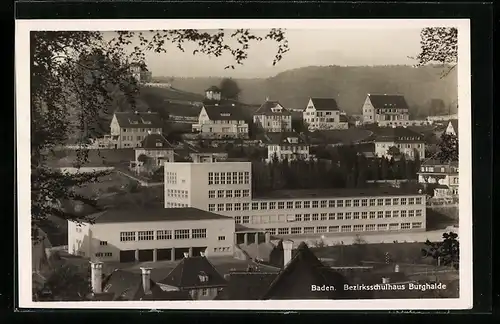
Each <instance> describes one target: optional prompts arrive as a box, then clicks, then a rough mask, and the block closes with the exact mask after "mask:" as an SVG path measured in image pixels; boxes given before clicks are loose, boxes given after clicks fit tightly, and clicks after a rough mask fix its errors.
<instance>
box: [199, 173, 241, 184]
mask: <svg viewBox="0 0 500 324" xmlns="http://www.w3.org/2000/svg"><path fill="white" fill-rule="evenodd" d="M249 183H250V172H248V171H247V172H209V173H208V184H209V185H213V184H215V185H218V184H221V185H223V184H228V185H229V184H249Z"/></svg>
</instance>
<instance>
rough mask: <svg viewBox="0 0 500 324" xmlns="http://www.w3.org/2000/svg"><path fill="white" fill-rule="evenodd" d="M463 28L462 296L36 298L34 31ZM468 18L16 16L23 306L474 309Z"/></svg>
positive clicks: (460, 99) (460, 40)
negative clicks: (32, 205)
mask: <svg viewBox="0 0 500 324" xmlns="http://www.w3.org/2000/svg"><path fill="white" fill-rule="evenodd" d="M432 26H440V27H457V28H458V56H459V59H458V66H457V69H458V89H459V91H458V103H459V116H460V118H459V131H460V147H459V151H460V152H459V154H460V161H459V168H460V189H459V190H460V205H459V206H460V207H459V210H460V212H459V214H460V216H459V217H460V227H459V238H460V298H457V299H389V300H377V299H370V300H349V301H348V300H286V301H285V300H283V301H280V300H273V301H133V302H127V301H120V302H104V301H103V302H47V303H36V302H33V301H32V300H31V282H32V278H31V273H30V272H31V271H30V269H31V267H32V265H31V236H30V230H29V229H30V226H31V225H30V195H29V192H30V172H29V171H28V170H30V154H31V153H30V128H29V127H28V125H30V108H29V107H30V96H29V93H30V68H29V67H30V44H29V41H30V40H29V33H30V31H34V30H74V31H78V30H99V31H114V30H165V29H189V28H192V29H216V28H228V29H235V28H252V29H268V28H289V29H316V30H317V29H336V30H339V29H408V28H411V29H415V28H423V27H432ZM470 74H471V67H470V24H469V20H468V19H360V20H355V19H348V20H343V19H335V20H333V19H331V20H326V19H325V20H298V19H297V20H290V19H287V20H275V19H267V20H264V19H262V20H254V19H252V20H248V19H247V20H237V19H231V20H208V19H204V20H203V19H200V20H192V19H188V20H181V19H179V20H177V19H174V20H17V21H16V74H15V82H16V90H17V92H16V107H17V109H16V113H17V153H18V158H17V170H18V173H17V181H18V182H17V183H18V192H17V194H18V197H19V200H18V206H17V207H18V211H19V215H18V225H19V228H18V246H19V251H17V252H18V256H19V263H18V269H19V307H20V308H87V309H88V308H96V309H105V308H115V309H220V310H223V309H231V310H235V309H239V310H306V309H307V310H383V309H386V310H426V309H427V310H431V309H442V310H444V309H470V308H472V292H473V290H472V192H471V190H470V189H471V188H472V146H471V145H472V141H471V139H472V135H471V124H470V121H471V93H470V89H471V85H470Z"/></svg>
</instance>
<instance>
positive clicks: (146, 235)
mask: <svg viewBox="0 0 500 324" xmlns="http://www.w3.org/2000/svg"><path fill="white" fill-rule="evenodd" d="M155 232H156V235H155ZM172 234H173V235H172ZM172 238H173V239H174V240H184V239H204V238H207V230H206V229H205V228H195V229H177V230H174V231H173V233H172V230H156V231H153V230H151V231H138V232H120V242H130V241H152V240H155V239H156V240H171V239H172Z"/></svg>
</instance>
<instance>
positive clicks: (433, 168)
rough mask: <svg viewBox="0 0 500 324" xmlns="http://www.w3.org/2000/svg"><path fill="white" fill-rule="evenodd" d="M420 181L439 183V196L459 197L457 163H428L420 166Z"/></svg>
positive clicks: (430, 183) (436, 192)
mask: <svg viewBox="0 0 500 324" xmlns="http://www.w3.org/2000/svg"><path fill="white" fill-rule="evenodd" d="M417 174H418V182H419V183H422V184H425V185H437V186H438V188H436V189H435V196H436V197H437V198H453V197H458V185H459V175H458V167H457V166H456V165H445V164H432V165H430V164H428V165H422V166H421V167H420V170H419V172H418V173H417Z"/></svg>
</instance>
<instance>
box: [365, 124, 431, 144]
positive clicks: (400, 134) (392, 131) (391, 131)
mask: <svg viewBox="0 0 500 324" xmlns="http://www.w3.org/2000/svg"><path fill="white" fill-rule="evenodd" d="M375 141H376V142H384V141H391V142H392V141H395V142H405V143H414V142H424V137H423V136H422V134H419V133H416V132H414V131H412V130H410V129H408V128H406V127H380V128H378V129H377V130H376V131H375Z"/></svg>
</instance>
